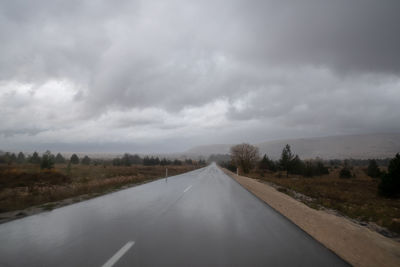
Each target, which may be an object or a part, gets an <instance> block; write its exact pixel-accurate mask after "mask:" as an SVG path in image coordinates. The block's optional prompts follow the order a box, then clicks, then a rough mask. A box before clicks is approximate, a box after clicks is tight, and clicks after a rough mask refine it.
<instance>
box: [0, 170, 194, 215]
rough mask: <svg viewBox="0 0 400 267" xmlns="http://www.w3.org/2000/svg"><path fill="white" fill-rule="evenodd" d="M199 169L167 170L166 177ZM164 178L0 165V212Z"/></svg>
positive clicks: (142, 173) (142, 172) (158, 173)
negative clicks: (42, 169)
mask: <svg viewBox="0 0 400 267" xmlns="http://www.w3.org/2000/svg"><path fill="white" fill-rule="evenodd" d="M198 167H199V166H192V165H183V166H167V168H168V174H169V176H172V175H176V174H180V173H184V172H187V171H191V170H194V169H196V168H198ZM164 176H165V167H162V166H141V165H138V166H136V165H135V166H102V165H99V166H93V165H92V166H84V165H72V166H71V168H70V170H68V168H67V165H66V164H60V165H57V166H56V167H55V169H53V170H51V171H41V170H40V169H39V167H38V166H36V165H32V164H26V165H14V166H4V165H3V166H1V165H0V212H8V211H13V210H20V209H25V208H28V207H31V206H36V205H41V204H44V203H48V202H53V201H59V200H63V199H67V198H71V197H77V196H81V195H87V194H91V195H98V194H102V193H106V192H109V191H112V190H115V189H118V188H120V187H122V186H126V185H131V184H139V183H143V182H146V181H150V180H154V179H156V178H161V177H164Z"/></svg>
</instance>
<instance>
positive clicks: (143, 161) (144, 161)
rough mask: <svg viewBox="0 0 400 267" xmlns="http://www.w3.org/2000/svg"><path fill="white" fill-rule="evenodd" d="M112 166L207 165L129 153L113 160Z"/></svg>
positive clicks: (199, 161)
mask: <svg viewBox="0 0 400 267" xmlns="http://www.w3.org/2000/svg"><path fill="white" fill-rule="evenodd" d="M112 164H113V165H114V166H131V165H144V166H157V165H160V166H167V165H176V166H179V165H184V164H185V165H205V164H206V162H205V160H198V161H196V160H192V159H190V158H189V159H185V160H179V159H174V160H171V159H167V158H165V157H164V158H162V159H160V158H159V157H153V156H145V157H143V158H141V157H140V156H139V155H137V154H135V155H131V154H128V153H125V154H124V155H123V156H122V157H117V158H114V159H113V160H112Z"/></svg>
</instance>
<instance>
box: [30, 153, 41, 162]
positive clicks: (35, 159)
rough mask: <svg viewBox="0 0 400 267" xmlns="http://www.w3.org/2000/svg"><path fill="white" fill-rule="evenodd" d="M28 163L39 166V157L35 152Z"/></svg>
mask: <svg viewBox="0 0 400 267" xmlns="http://www.w3.org/2000/svg"><path fill="white" fill-rule="evenodd" d="M29 161H30V163H33V164H39V163H40V157H39V154H38V153H37V152H36V151H35V152H33V154H32V156H31V157H30V159H29Z"/></svg>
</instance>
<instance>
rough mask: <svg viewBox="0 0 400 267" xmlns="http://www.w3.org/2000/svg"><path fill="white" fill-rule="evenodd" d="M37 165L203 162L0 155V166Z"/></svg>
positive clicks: (191, 162)
mask: <svg viewBox="0 0 400 267" xmlns="http://www.w3.org/2000/svg"><path fill="white" fill-rule="evenodd" d="M26 163H31V164H39V165H40V166H41V168H42V169H52V168H53V167H54V164H65V163H68V164H82V165H90V164H93V165H101V164H103V165H108V164H112V165H114V166H131V165H145V166H156V165H161V166H166V165H176V166H178V165H205V164H206V162H205V160H202V159H200V160H192V159H190V158H186V159H183V160H181V159H167V158H165V157H164V158H162V159H160V158H159V157H153V156H151V157H149V156H145V157H143V158H142V157H140V156H139V155H137V154H133V155H132V154H129V153H125V154H124V155H123V156H122V157H116V158H114V159H112V160H107V159H92V158H90V157H89V156H87V155H85V156H84V157H83V158H82V159H80V158H79V156H78V155H77V154H72V155H71V157H70V159H69V160H68V159H66V158H65V157H64V156H63V155H62V154H61V153H57V154H56V155H54V154H52V153H51V152H50V151H46V152H45V153H43V154H42V155H39V153H38V152H36V151H35V152H33V153H32V154H30V155H25V154H24V153H23V152H19V153H18V154H15V153H11V152H2V153H1V154H0V164H8V165H11V164H26Z"/></svg>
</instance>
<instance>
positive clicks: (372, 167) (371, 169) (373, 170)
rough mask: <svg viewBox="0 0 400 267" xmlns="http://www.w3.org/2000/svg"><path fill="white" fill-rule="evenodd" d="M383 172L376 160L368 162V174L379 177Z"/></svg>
mask: <svg viewBox="0 0 400 267" xmlns="http://www.w3.org/2000/svg"><path fill="white" fill-rule="evenodd" d="M381 174H382V173H381V170H380V169H379V167H378V164H377V163H376V160H374V159H372V160H370V161H369V164H368V169H367V175H368V176H370V177H373V178H378V177H379V176H381Z"/></svg>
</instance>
